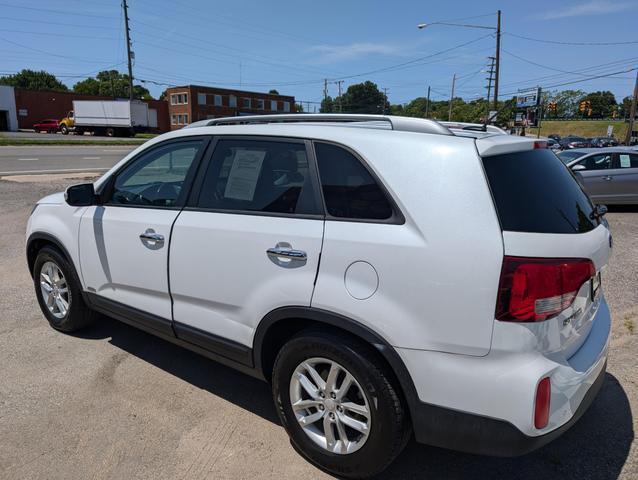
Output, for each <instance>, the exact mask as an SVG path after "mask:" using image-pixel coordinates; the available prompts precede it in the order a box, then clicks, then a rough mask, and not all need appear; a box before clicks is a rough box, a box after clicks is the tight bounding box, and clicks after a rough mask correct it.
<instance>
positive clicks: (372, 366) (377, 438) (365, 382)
mask: <svg viewBox="0 0 638 480" xmlns="http://www.w3.org/2000/svg"><path fill="white" fill-rule="evenodd" d="M273 396H274V399H275V403H276V405H277V410H278V414H279V417H280V419H281V421H282V423H283V425H284V427H285V428H286V430H287V432H288V434H289V435H290V438H291V442H292V444H293V446H294V447H295V449H296V450H297V451H299V452H300V453H301V454H302V455H303V456H304V457H306V458H307V459H308V460H309V461H310V462H312V463H313V464H315V465H316V466H318V467H319V468H322V469H323V470H326V471H328V472H330V473H333V474H336V475H339V476H341V477H344V478H368V477H371V476H373V475H375V474H377V473H379V472H381V471H382V470H384V469H385V468H386V467H387V466H388V465H389V464H390V463H391V462H392V461H393V460H394V459H395V458H396V456H397V455H398V454H399V453H400V452H401V450H402V449H403V447H404V446H405V444H406V442H407V439H408V438H409V434H410V425H409V422H408V418H407V412H406V409H405V406H404V403H403V401H402V398H401V395H400V392H399V391H398V390H397V389H396V388H395V386H394V385H393V383H392V381H391V380H390V375H389V373H388V371H387V368H386V366H385V365H384V364H383V362H382V361H381V360H380V358H379V357H378V356H377V355H376V354H375V352H374V351H373V350H372V349H371V348H370V347H369V346H368V345H366V344H364V343H362V342H359V341H357V340H355V339H351V338H349V337H342V336H338V335H333V334H328V333H323V332H306V333H302V334H300V335H298V336H296V337H294V338H293V339H291V340H290V341H289V342H288V343H286V344H285V345H284V347H283V348H282V349H281V351H280V352H279V355H278V356H277V359H276V361H275V366H274V372H273Z"/></svg>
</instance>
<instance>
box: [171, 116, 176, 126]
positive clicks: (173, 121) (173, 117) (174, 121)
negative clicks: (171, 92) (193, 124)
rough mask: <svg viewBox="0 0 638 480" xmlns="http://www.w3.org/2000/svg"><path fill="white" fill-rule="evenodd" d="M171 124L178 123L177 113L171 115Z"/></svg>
mask: <svg viewBox="0 0 638 480" xmlns="http://www.w3.org/2000/svg"><path fill="white" fill-rule="evenodd" d="M171 124H172V125H177V115H172V116H171Z"/></svg>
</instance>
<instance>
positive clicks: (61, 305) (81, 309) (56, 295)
mask: <svg viewBox="0 0 638 480" xmlns="http://www.w3.org/2000/svg"><path fill="white" fill-rule="evenodd" d="M33 283H34V286H35V292H36V295H37V297H38V303H39V304H40V308H41V310H42V313H44V315H45V317H46V318H47V320H48V321H49V323H50V324H51V326H52V327H53V328H55V329H56V330H60V331H63V332H73V331H75V330H78V329H80V328H83V327H85V326H87V325H89V324H91V323H92V322H93V320H94V318H95V315H96V314H95V313H94V312H92V311H91V310H89V308H88V307H87V306H86V305H85V303H84V301H83V299H82V291H81V288H82V287H81V285H80V280H79V279H78V276H77V273H76V272H75V269H74V268H73V266H72V265H71V264H70V263H69V262H68V261H67V260H66V259H65V258H64V257H63V256H62V255H61V254H60V253H59V252H58V251H57V250H56V249H54V248H50V247H44V248H42V249H41V250H40V251H39V252H38V256H37V257H36V260H35V264H34V266H33Z"/></svg>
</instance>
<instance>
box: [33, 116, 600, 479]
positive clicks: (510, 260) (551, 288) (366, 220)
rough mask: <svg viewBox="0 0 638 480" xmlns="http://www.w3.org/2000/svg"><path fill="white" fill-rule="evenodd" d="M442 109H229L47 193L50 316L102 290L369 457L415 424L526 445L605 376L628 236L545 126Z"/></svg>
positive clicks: (336, 467)
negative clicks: (518, 131)
mask: <svg viewBox="0 0 638 480" xmlns="http://www.w3.org/2000/svg"><path fill="white" fill-rule="evenodd" d="M479 133H480V134H481V135H477V136H478V137H479V138H473V137H472V132H464V133H463V135H460V134H459V135H454V134H453V133H452V132H451V131H450V130H449V129H447V128H446V127H444V126H442V125H440V124H438V123H436V122H434V121H428V120H422V119H409V118H399V117H385V116H351V115H344V116H338V115H281V116H262V117H254V118H253V117H251V118H246V117H236V118H232V119H218V120H207V121H204V122H199V123H198V124H195V125H193V126H191V127H190V128H185V129H183V130H180V131H176V132H172V133H168V134H166V135H162V136H160V137H157V138H155V139H153V140H151V141H149V142H147V143H146V144H144V145H143V146H141V147H139V148H138V149H136V150H135V151H133V152H132V153H131V154H129V155H128V156H127V157H126V158H124V159H123V160H122V161H121V162H120V163H119V164H118V165H116V166H115V167H114V168H113V169H112V170H111V171H110V172H108V173H107V174H106V175H104V176H103V177H102V178H100V179H99V180H98V181H97V182H95V184H83V185H75V186H72V187H69V189H67V191H66V194H62V193H59V194H54V195H51V196H48V197H46V198H44V199H42V200H41V201H40V202H39V203H38V204H37V206H36V208H35V210H34V212H33V214H32V215H31V218H30V220H29V224H28V227H27V257H28V264H29V269H30V271H31V273H32V274H33V279H34V283H35V290H36V294H37V298H38V301H39V303H40V306H41V308H42V311H43V312H44V315H45V316H46V317H47V319H48V321H49V322H50V323H51V325H52V326H53V327H54V328H56V329H58V330H61V331H64V332H69V331H73V330H76V329H78V328H80V327H84V326H86V325H87V324H89V323H90V322H91V321H92V320H93V319H94V318H95V315H94V312H101V313H103V314H106V315H108V316H111V317H115V318H117V319H119V320H122V321H124V322H127V323H130V324H132V325H134V326H136V327H139V328H141V329H144V330H146V331H148V332H150V333H153V334H155V335H158V336H160V337H162V338H165V339H168V340H170V341H173V342H175V343H177V344H179V345H183V346H184V347H186V348H189V349H191V350H194V351H196V352H199V353H201V354H202V355H205V356H207V357H209V358H213V359H215V360H217V361H219V362H221V363H224V364H226V365H231V366H233V367H236V368H237V369H239V370H241V371H243V372H246V373H249V374H251V375H254V376H257V377H259V378H262V379H265V380H267V381H268V382H270V383H271V384H272V391H273V398H274V401H275V403H276V406H277V411H278V414H279V416H280V419H281V422H282V423H283V425H284V427H285V428H286V430H287V431H288V433H289V435H290V438H291V441H292V443H293V445H294V447H295V448H296V449H297V450H298V451H299V452H300V453H301V454H302V455H304V456H305V457H306V458H307V459H308V460H309V461H311V462H312V463H314V464H315V465H317V466H319V467H320V468H322V469H324V470H326V471H329V472H332V473H336V474H338V475H341V476H342V477H346V478H362V477H368V476H371V475H374V474H375V473H378V472H379V471H381V470H382V469H384V468H385V467H386V466H387V465H389V464H390V462H391V461H392V460H393V459H394V458H395V457H396V456H397V455H398V454H399V452H401V450H402V448H403V447H404V445H405V444H406V442H407V440H408V439H409V438H410V436H411V433H412V431H414V435H415V437H416V440H417V441H419V442H422V443H427V444H431V445H436V446H441V447H448V448H452V449H457V450H462V451H467V452H474V453H479V454H488V455H503V456H513V455H520V454H524V453H526V452H529V451H531V450H533V449H535V448H538V447H540V446H541V445H544V444H546V443H547V442H549V441H550V440H552V439H553V438H555V437H557V436H558V435H560V434H561V433H562V432H564V431H565V430H566V429H567V428H569V427H570V426H571V425H572V424H573V423H574V422H575V421H576V420H577V419H578V418H579V417H580V416H581V415H582V413H583V412H584V411H585V410H586V409H587V407H588V406H589V405H590V403H591V402H592V400H593V398H594V397H595V395H596V393H597V392H598V390H599V388H600V386H601V384H602V382H603V378H604V372H605V365H606V358H607V349H608V343H609V340H608V339H609V331H610V323H611V319H610V314H609V309H608V307H607V303H606V302H605V299H604V297H603V294H602V289H601V285H600V271H601V269H602V268H603V267H604V266H605V265H606V264H607V261H608V258H609V255H610V250H611V237H610V233H609V230H608V228H607V226H606V222H605V221H604V219H602V214H603V213H604V209H603V208H602V207H599V206H596V207H595V206H593V205H592V204H591V202H590V200H589V199H588V198H587V196H586V195H585V194H584V193H583V191H582V189H581V188H580V186H579V184H578V183H577V182H576V180H575V179H574V177H573V176H572V174H571V173H570V172H569V170H568V169H567V168H566V167H565V166H564V165H563V164H562V163H561V162H560V160H558V158H556V156H555V155H554V154H553V153H551V152H550V151H549V150H547V149H546V148H543V147H544V146H545V145H544V144H543V142H538V141H536V142H535V141H534V140H529V139H525V138H520V137H512V136H507V135H493V136H491V135H485V133H484V132H479Z"/></svg>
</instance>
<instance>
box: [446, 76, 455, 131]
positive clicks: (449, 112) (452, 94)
mask: <svg viewBox="0 0 638 480" xmlns="http://www.w3.org/2000/svg"><path fill="white" fill-rule="evenodd" d="M455 84H456V73H455V74H454V76H453V77H452V93H451V94H450V107H449V109H448V114H447V120H448V122H451V121H452V100H454V85H455Z"/></svg>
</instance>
